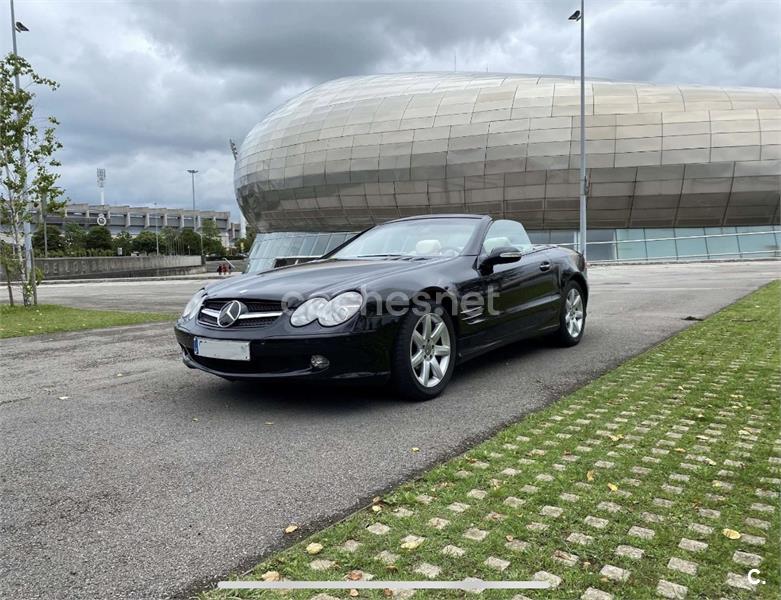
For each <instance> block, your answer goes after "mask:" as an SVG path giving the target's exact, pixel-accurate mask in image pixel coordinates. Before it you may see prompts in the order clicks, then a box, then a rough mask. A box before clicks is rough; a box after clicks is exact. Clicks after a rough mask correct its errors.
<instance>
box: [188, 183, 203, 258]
mask: <svg viewBox="0 0 781 600" xmlns="http://www.w3.org/2000/svg"><path fill="white" fill-rule="evenodd" d="M187 172H188V173H189V174H190V176H191V178H192V185H193V231H196V230H197V229H196V226H195V224H196V222H197V221H196V220H197V216H196V214H195V174H196V173H197V172H198V169H187ZM198 235H199V237H200V238H201V256H203V233H202V232H200V231H199V232H198Z"/></svg>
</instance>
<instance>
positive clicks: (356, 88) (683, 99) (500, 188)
mask: <svg viewBox="0 0 781 600" xmlns="http://www.w3.org/2000/svg"><path fill="white" fill-rule="evenodd" d="M579 114H580V82H579V79H577V78H570V77H545V76H538V75H512V74H490V73H456V72H453V73H412V74H399V75H376V76H366V77H348V78H343V79H337V80H334V81H330V82H327V83H324V84H322V85H319V86H317V87H314V88H312V89H310V90H309V91H307V92H304V93H303V94H301V95H299V96H297V97H295V98H293V99H292V100H290V101H289V102H287V103H286V104H284V105H282V106H281V107H279V108H277V109H276V110H274V111H273V112H272V113H270V114H269V115H268V116H267V117H266V118H264V119H263V120H262V121H261V122H260V123H258V124H257V125H256V126H255V127H254V128H253V129H252V131H251V132H250V133H249V134H248V135H247V137H246V139H245V140H244V142H243V143H242V144H241V147H240V148H239V151H238V155H237V160H236V166H235V174H234V178H235V187H236V194H237V199H238V202H239V206H240V208H241V210H242V212H243V213H244V215H245V216H246V218H247V220H248V222H249V223H250V224H251V225H253V226H255V227H256V228H257V230H258V231H260V232H261V234H260V235H258V237H257V239H256V242H255V245H254V246H253V249H252V253H251V264H250V270H259V269H263V268H268V267H270V266H273V265H275V264H284V263H288V262H292V261H296V260H302V259H306V258H311V257H315V256H320V255H322V254H323V253H324V252H326V251H327V250H329V249H330V248H333V247H335V246H336V245H338V244H339V243H341V242H342V241H344V240H345V239H347V238H348V237H349V236H350V235H352V234H354V233H355V232H357V231H360V230H362V229H364V228H366V227H369V226H371V225H373V224H375V223H381V222H383V221H387V220H390V219H395V218H398V217H403V216H408V215H416V214H421V213H485V214H490V215H493V216H495V217H503V218H511V219H517V220H520V221H521V222H522V223H523V224H524V225H525V226H526V229H527V230H529V231H530V233H531V237H532V239H533V240H534V241H537V242H552V243H559V244H570V245H571V244H576V243H577V241H578V237H577V231H576V230H577V227H578V169H579V166H580V157H579V152H580V117H579ZM586 115H587V116H586V151H587V161H586V162H587V167H588V178H589V193H588V211H587V212H588V226H589V233H588V241H589V247H588V253H589V259H590V260H592V261H613V260H640V261H646V260H702V259H729V258H767V257H773V256H779V255H780V254H781V253H780V252H779V245H780V244H781V227H779V222H780V221H779V178H780V176H781V90H778V89H754V88H718V87H704V86H684V85H655V84H647V83H624V82H616V81H603V80H589V81H587V84H586Z"/></svg>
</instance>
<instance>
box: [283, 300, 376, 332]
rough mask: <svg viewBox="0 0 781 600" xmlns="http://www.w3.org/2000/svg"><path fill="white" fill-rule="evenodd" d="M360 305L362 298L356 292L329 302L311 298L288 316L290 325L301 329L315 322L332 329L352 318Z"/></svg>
mask: <svg viewBox="0 0 781 600" xmlns="http://www.w3.org/2000/svg"><path fill="white" fill-rule="evenodd" d="M362 305H363V296H361V295H360V294H359V293H358V292H345V293H344V294H339V295H338V296H336V297H334V298H332V299H331V300H330V301H328V300H326V299H325V298H311V299H309V300H307V301H306V302H304V303H303V304H302V305H301V306H299V307H298V308H297V309H296V310H295V312H294V313H293V314H292V315H291V316H290V323H291V324H293V325H295V326H296V327H301V326H302V325H308V324H309V323H311V322H312V321H314V320H317V322H318V323H320V325H323V326H324V327H333V326H334V325H339V324H340V323H344V322H345V321H346V320H347V319H349V318H350V317H352V316H353V315H354V314H355V313H357V312H358V311H359V310H360V309H361V306H362Z"/></svg>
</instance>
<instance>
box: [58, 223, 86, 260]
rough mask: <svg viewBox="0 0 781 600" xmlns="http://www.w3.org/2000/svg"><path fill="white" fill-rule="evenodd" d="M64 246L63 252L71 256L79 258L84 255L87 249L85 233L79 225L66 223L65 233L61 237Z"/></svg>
mask: <svg viewBox="0 0 781 600" xmlns="http://www.w3.org/2000/svg"><path fill="white" fill-rule="evenodd" d="M62 239H63V243H64V244H65V251H66V252H67V253H68V254H70V255H71V256H80V255H82V254H84V250H85V249H86V247H87V232H86V231H84V228H83V227H82V226H81V225H78V224H76V223H66V224H65V231H64V233H63V236H62Z"/></svg>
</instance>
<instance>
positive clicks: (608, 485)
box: [607, 483, 618, 492]
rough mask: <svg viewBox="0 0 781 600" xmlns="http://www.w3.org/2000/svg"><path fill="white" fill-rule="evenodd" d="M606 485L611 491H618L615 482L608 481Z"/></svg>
mask: <svg viewBox="0 0 781 600" xmlns="http://www.w3.org/2000/svg"><path fill="white" fill-rule="evenodd" d="M607 487H609V488H610V491H611V492H617V491H618V486H617V485H616V484H615V483H608V484H607Z"/></svg>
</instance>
